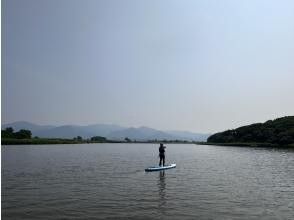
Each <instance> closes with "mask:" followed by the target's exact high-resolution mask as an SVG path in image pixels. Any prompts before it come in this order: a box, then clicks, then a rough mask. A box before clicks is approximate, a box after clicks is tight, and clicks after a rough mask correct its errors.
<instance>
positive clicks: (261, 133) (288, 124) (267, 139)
mask: <svg viewBox="0 0 294 220" xmlns="http://www.w3.org/2000/svg"><path fill="white" fill-rule="evenodd" d="M207 142H208V143H267V144H274V145H290V144H293V143H294V116H286V117H282V118H278V119H275V120H269V121H267V122H265V123H256V124H252V125H248V126H243V127H239V128H237V129H233V130H227V131H224V132H220V133H216V134H213V135H211V136H210V137H209V138H208V139H207Z"/></svg>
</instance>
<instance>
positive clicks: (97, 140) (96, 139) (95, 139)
mask: <svg viewBox="0 0 294 220" xmlns="http://www.w3.org/2000/svg"><path fill="white" fill-rule="evenodd" d="M91 141H94V142H106V141H107V139H106V138H105V137H101V136H95V137H91Z"/></svg>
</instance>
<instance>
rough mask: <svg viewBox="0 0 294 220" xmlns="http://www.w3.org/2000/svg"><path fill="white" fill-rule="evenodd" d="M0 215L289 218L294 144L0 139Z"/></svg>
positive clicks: (293, 211)
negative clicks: (1, 142)
mask: <svg viewBox="0 0 294 220" xmlns="http://www.w3.org/2000/svg"><path fill="white" fill-rule="evenodd" d="M1 152H2V218H3V219H14V220H15V219H246V220H247V219H267V220H268V219H294V151H293V150H286V149H280V150H278V149H263V148H244V147H243V148H241V147H216V146H197V145H188V144H187V145H180V144H170V145H167V154H166V160H167V163H177V168H176V169H171V170H167V171H165V172H152V173H145V172H144V168H146V167H148V166H151V165H156V164H157V163H158V158H157V154H158V153H157V152H158V146H157V145H155V144H84V145H43V146H7V147H6V146H4V147H3V146H2V150H1Z"/></svg>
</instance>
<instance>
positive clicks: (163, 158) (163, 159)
mask: <svg viewBox="0 0 294 220" xmlns="http://www.w3.org/2000/svg"><path fill="white" fill-rule="evenodd" d="M162 161H163V166H164V165H165V156H163V157H162Z"/></svg>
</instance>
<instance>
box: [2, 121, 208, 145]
mask: <svg viewBox="0 0 294 220" xmlns="http://www.w3.org/2000/svg"><path fill="white" fill-rule="evenodd" d="M10 127H11V128H13V130H15V131H18V130H21V129H26V130H30V131H31V133H32V137H39V138H63V139H64V138H65V139H72V138H75V137H77V136H80V137H82V138H83V139H91V138H92V137H95V136H101V137H105V138H107V139H108V140H114V141H124V140H125V138H128V139H129V140H131V141H135V140H136V141H148V140H182V141H206V140H207V137H208V136H209V134H199V133H192V132H188V131H160V130H156V129H153V128H148V127H144V126H142V127H138V128H134V127H130V128H128V127H122V126H119V125H113V124H93V125H86V126H80V125H62V126H51V125H45V126H44V125H36V124H32V123H29V122H14V123H11V124H4V125H2V129H6V128H10Z"/></svg>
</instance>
